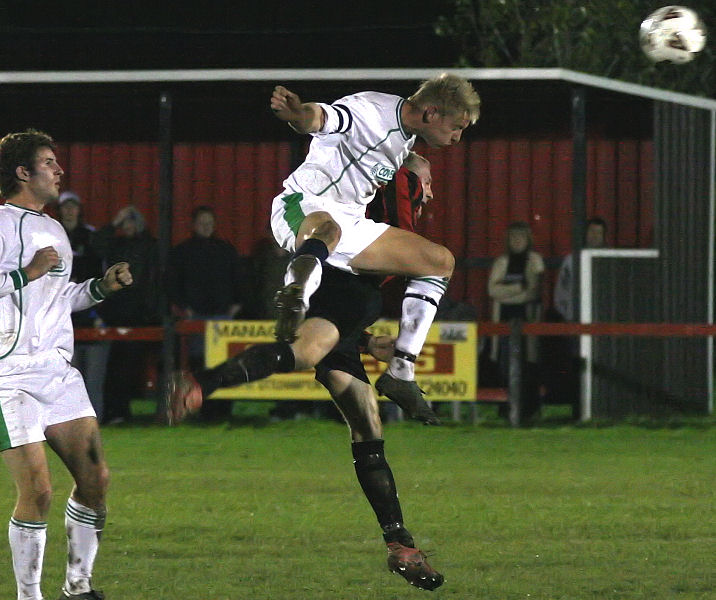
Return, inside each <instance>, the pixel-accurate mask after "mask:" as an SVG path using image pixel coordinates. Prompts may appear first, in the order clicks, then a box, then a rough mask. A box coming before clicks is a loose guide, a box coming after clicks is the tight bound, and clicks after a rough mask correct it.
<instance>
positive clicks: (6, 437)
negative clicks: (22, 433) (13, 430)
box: [0, 409, 12, 450]
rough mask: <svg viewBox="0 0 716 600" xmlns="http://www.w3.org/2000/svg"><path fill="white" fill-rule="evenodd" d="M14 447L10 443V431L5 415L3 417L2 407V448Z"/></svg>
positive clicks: (0, 428)
mask: <svg viewBox="0 0 716 600" xmlns="http://www.w3.org/2000/svg"><path fill="white" fill-rule="evenodd" d="M10 448H12V444H11V443H10V433H9V432H8V430H7V424H6V423H5V417H3V414H2V409H0V450H8V449H10Z"/></svg>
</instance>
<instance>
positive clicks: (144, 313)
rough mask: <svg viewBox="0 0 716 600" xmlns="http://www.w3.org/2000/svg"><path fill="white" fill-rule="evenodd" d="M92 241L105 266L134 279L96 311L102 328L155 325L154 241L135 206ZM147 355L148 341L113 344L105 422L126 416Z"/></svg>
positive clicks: (140, 389)
mask: <svg viewBox="0 0 716 600" xmlns="http://www.w3.org/2000/svg"><path fill="white" fill-rule="evenodd" d="M95 241H96V246H97V248H98V249H99V250H100V253H101V254H102V256H103V259H104V261H105V263H106V264H113V263H115V262H119V261H125V262H128V263H129V265H130V267H131V269H132V274H133V276H134V285H133V286H132V287H131V288H128V289H126V290H122V291H121V292H120V293H118V294H116V295H115V296H112V297H111V298H108V299H107V301H105V302H104V303H103V305H102V306H101V308H100V310H99V314H100V316H101V317H102V319H103V320H104V322H105V324H106V325H108V326H111V327H143V326H152V325H158V324H159V323H160V321H161V319H160V308H159V285H158V282H159V268H158V264H159V262H158V249H157V241H156V239H155V238H154V237H153V236H152V235H151V234H150V233H149V232H148V231H147V230H146V226H145V221H144V217H143V216H142V213H140V212H139V210H137V208H135V207H134V206H131V205H130V206H125V207H124V208H122V209H121V210H120V211H119V212H118V213H117V215H116V216H115V217H114V219H113V220H112V222H111V223H110V224H109V225H107V226H105V227H103V228H102V229H100V230H98V231H97V233H96V238H95ZM119 257H121V258H119ZM150 352H156V348H152V347H150V346H149V344H148V343H147V342H137V341H121V340H118V341H113V342H112V344H111V347H110V353H109V360H108V364H107V375H106V377H105V386H104V399H105V411H104V420H103V422H104V423H107V424H113V423H120V422H123V421H125V420H127V419H129V418H130V417H131V412H130V400H131V399H132V398H136V397H138V396H140V395H142V394H143V393H144V391H145V385H146V382H147V373H146V367H147V364H148V363H149V360H148V356H150ZM155 362H156V361H155ZM153 364H154V363H153Z"/></svg>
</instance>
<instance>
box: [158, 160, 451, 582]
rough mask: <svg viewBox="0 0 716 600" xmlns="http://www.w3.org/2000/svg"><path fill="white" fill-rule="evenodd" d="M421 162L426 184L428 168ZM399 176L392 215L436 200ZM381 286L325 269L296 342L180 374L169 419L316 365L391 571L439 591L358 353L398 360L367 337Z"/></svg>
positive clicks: (385, 343)
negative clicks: (407, 510)
mask: <svg viewBox="0 0 716 600" xmlns="http://www.w3.org/2000/svg"><path fill="white" fill-rule="evenodd" d="M416 156H417V155H416ZM423 161H424V159H423ZM424 164H427V177H428V178H427V179H425V181H426V183H427V185H428V186H429V163H427V161H424ZM424 164H423V166H424ZM396 177H397V178H398V182H397V183H396V186H399V189H401V190H407V189H409V188H410V187H412V189H413V192H414V193H413V194H412V195H408V194H398V195H396V196H395V197H394V199H398V200H399V201H398V202H397V203H390V202H389V203H388V207H389V209H390V212H391V213H393V212H395V211H394V210H393V208H395V210H396V211H399V212H403V213H405V210H403V209H404V208H405V207H407V208H408V209H410V208H411V204H412V203H411V199H417V198H420V199H421V201H422V199H426V198H431V197H432V193H431V192H430V193H429V194H424V193H423V189H422V186H421V184H420V180H419V179H416V178H414V176H413V174H412V173H410V172H409V171H407V170H406V169H401V171H399V172H398V174H397V175H396ZM408 179H410V181H408ZM428 189H429V187H428ZM406 226H407V223H406ZM380 282H381V278H378V277H370V276H356V275H352V274H350V273H347V272H345V271H341V270H339V269H336V268H335V267H332V266H330V265H328V266H327V267H326V269H325V271H324V273H323V277H322V280H321V284H320V286H319V287H318V289H317V290H316V292H315V293H314V295H313V299H312V302H311V306H310V308H309V309H308V312H307V314H306V320H305V321H304V322H303V323H302V324H301V325H299V328H298V334H299V335H298V336H297V339H296V340H295V341H294V342H293V343H292V344H290V345H289V344H288V343H287V342H281V341H279V342H276V343H274V344H258V345H255V346H252V347H250V348H248V349H247V350H245V351H244V352H242V353H241V354H239V355H237V356H234V357H232V358H230V359H229V360H228V361H226V362H224V363H222V364H221V365H218V366H217V367H215V368H213V369H208V370H205V371H202V372H200V373H198V374H197V375H196V379H195V378H194V377H192V376H191V375H190V374H189V373H186V372H178V373H175V374H174V375H173V377H172V379H171V383H170V388H169V394H168V398H167V406H168V407H169V411H170V414H169V418H170V421H178V420H181V419H182V418H184V416H185V415H186V414H187V412H193V411H194V410H198V407H199V406H200V405H201V403H202V402H203V398H204V397H206V396H208V395H209V394H211V393H212V392H213V391H215V390H216V389H218V388H220V387H231V386H235V385H240V384H242V383H247V382H249V381H255V380H257V379H262V378H264V377H267V376H269V375H271V374H273V373H277V372H290V371H294V370H302V369H306V368H309V367H311V366H315V368H316V379H317V380H318V381H319V382H320V383H321V384H323V385H324V387H326V389H327V390H328V391H329V392H330V394H331V398H332V399H333V401H334V402H335V404H336V406H338V408H339V409H340V411H341V413H342V414H343V416H344V418H345V420H346V422H347V424H348V426H349V429H350V434H351V440H352V445H351V448H352V454H353V459H354V466H355V471H356V476H357V478H358V481H359V483H360V485H361V488H362V489H363V492H364V494H365V496H366V498H367V499H368V501H369V503H370V505H371V507H372V508H373V511H374V512H375V515H376V517H377V519H378V523H379V524H380V526H381V529H382V531H383V539H384V540H385V543H386V545H387V549H388V568H389V569H390V570H391V571H393V572H394V573H398V574H400V575H401V576H403V577H404V578H405V579H406V580H407V581H408V582H409V583H411V584H413V585H415V586H417V587H419V588H422V589H427V590H434V589H436V588H437V587H439V586H440V585H442V583H443V576H442V575H441V574H440V573H438V572H437V571H435V569H433V567H432V566H431V565H430V564H429V563H428V562H427V560H426V558H425V554H424V553H423V552H422V551H420V550H419V549H417V548H416V547H415V543H414V540H413V537H412V535H411V534H410V532H409V531H408V530H407V529H406V527H405V525H404V522H403V515H402V511H401V508H400V502H399V501H398V494H397V490H396V486H395V481H394V479H393V473H392V471H391V469H390V466H389V465H388V463H387V461H386V459H385V453H384V449H383V446H384V442H383V428H382V423H381V420H380V416H379V411H378V402H377V398H376V396H375V392H374V391H373V388H372V387H371V385H370V381H369V379H368V376H367V375H366V372H365V369H364V367H363V363H362V362H361V360H360V352H361V351H363V352H368V353H370V354H371V355H373V356H374V357H375V358H377V359H378V360H383V361H389V360H390V359H391V358H392V355H393V351H394V340H393V338H390V337H387V336H381V337H377V338H374V337H372V336H370V335H368V334H366V333H365V332H364V331H365V329H364V328H365V327H368V326H369V325H371V324H373V323H374V322H375V320H376V319H377V318H378V317H379V316H380V311H381V304H382V302H381V292H380ZM346 297H348V298H350V299H351V302H350V303H347V302H346V301H345V298H346ZM413 416H415V417H416V418H419V419H420V420H423V421H424V422H426V423H430V424H437V423H438V421H437V417H435V415H434V414H433V413H432V411H431V410H430V409H429V407H427V405H426V411H425V412H424V413H420V414H419V415H413Z"/></svg>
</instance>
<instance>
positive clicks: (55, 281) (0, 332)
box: [0, 203, 104, 366]
mask: <svg viewBox="0 0 716 600" xmlns="http://www.w3.org/2000/svg"><path fill="white" fill-rule="evenodd" d="M47 246H52V247H53V248H54V249H55V250H57V253H58V254H59V255H60V263H59V264H58V265H57V266H56V267H53V268H52V269H50V271H49V272H48V273H46V274H45V275H43V276H42V277H40V278H38V279H36V280H34V281H30V282H29V283H28V280H27V275H26V274H25V272H24V270H22V267H25V266H27V265H28V264H29V263H30V261H31V260H32V258H33V257H34V256H35V252H37V251H38V250H40V249H41V248H45V247H47ZM71 272H72V247H71V246H70V241H69V239H68V238H67V234H66V233H65V230H64V229H63V228H62V225H60V223H58V222H57V221H55V219H53V218H52V217H50V216H48V215H46V214H44V213H40V212H37V211H34V210H30V209H26V208H21V207H19V206H15V205H13V204H11V203H7V204H5V205H4V206H0V366H1V365H2V359H4V358H6V357H10V356H12V357H20V356H23V355H24V356H34V355H37V354H39V353H41V352H45V351H47V350H52V349H56V350H57V351H58V352H59V353H60V354H61V355H62V356H63V357H64V358H65V359H66V360H68V361H69V360H71V358H72V353H73V348H74V334H73V329H72V320H71V317H70V315H71V313H72V312H75V311H79V310H84V309H85V308H89V307H90V306H93V305H95V304H97V303H98V302H100V301H101V300H102V299H103V298H104V296H103V295H102V293H101V292H100V291H99V289H98V282H99V279H89V280H87V281H85V282H83V283H73V282H71V281H70V273H71Z"/></svg>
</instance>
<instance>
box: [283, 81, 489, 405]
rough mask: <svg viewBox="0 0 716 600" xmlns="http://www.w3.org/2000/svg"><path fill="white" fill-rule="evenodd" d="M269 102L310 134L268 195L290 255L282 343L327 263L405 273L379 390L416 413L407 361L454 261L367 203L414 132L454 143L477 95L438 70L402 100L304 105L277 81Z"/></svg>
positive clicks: (372, 96)
mask: <svg viewBox="0 0 716 600" xmlns="http://www.w3.org/2000/svg"><path fill="white" fill-rule="evenodd" d="M271 108H272V110H273V111H274V113H275V114H276V116H277V117H278V118H279V119H281V120H282V121H286V122H287V123H288V124H289V125H290V126H291V127H292V128H293V129H294V130H295V131H296V132H298V133H304V134H305V133H309V134H311V135H313V136H314V139H313V140H312V142H311V146H310V150H309V153H308V156H307V157H306V159H305V161H304V162H303V164H302V165H300V166H299V167H298V168H297V169H296V170H295V171H294V172H293V173H292V174H291V175H290V176H289V177H288V178H287V179H286V180H285V181H284V184H283V185H284V190H283V192H282V193H281V194H280V195H279V196H277V197H276V198H275V199H274V201H273V207H272V214H271V226H272V229H273V233H274V236H275V238H276V240H277V242H278V243H279V245H281V246H282V247H283V248H285V249H286V250H288V251H290V252H294V256H293V258H292V260H291V262H290V263H289V266H288V269H287V272H286V279H285V284H286V285H285V287H284V288H283V289H282V290H280V292H279V294H278V296H277V303H276V307H277V309H278V319H277V323H276V336H277V338H278V339H279V340H280V341H286V342H289V343H290V342H292V341H293V340H294V339H295V338H296V335H297V328H298V326H299V325H300V323H301V322H302V320H303V319H304V316H305V314H306V310H307V308H308V307H309V305H310V298H311V296H312V294H313V293H314V292H315V290H316V289H318V286H319V284H320V281H321V272H322V268H323V265H324V264H330V265H332V266H334V267H337V268H339V269H342V270H345V271H348V272H351V273H354V274H355V273H368V274H377V273H379V274H383V275H403V276H406V277H409V278H410V280H409V282H408V285H407V288H406V291H405V296H404V300H403V305H402V316H401V320H400V331H399V334H398V339H397V340H396V348H395V355H394V356H393V358H392V359H391V361H390V364H389V366H388V369H387V370H386V371H385V372H384V373H383V374H382V375H381V376H380V377H379V378H378V380H377V382H376V388H377V389H378V391H379V392H380V393H381V394H382V395H385V396H388V397H389V398H391V399H392V400H394V401H395V402H396V403H398V404H399V405H400V406H402V407H403V408H405V407H406V406H408V407H409V409H408V412H413V413H414V412H417V411H418V410H423V409H424V406H425V400H424V399H423V397H422V393H421V391H420V388H418V386H417V384H416V383H415V380H414V379H415V364H414V363H415V359H416V357H417V355H418V354H419V353H420V351H421V349H422V346H423V344H424V343H425V339H426V337H427V333H428V330H429V328H430V325H431V323H432V320H433V318H434V317H435V313H436V311H437V306H438V303H439V302H440V299H441V298H442V296H443V294H444V292H445V290H446V288H447V284H448V281H449V279H450V277H451V275H452V272H453V269H454V265H455V259H454V257H453V256H452V254H451V253H450V251H449V250H448V249H447V248H445V247H443V246H440V245H438V244H434V243H432V242H429V241H428V240H426V239H425V238H423V237H421V236H419V235H417V234H415V233H413V232H408V231H404V230H401V229H398V228H397V227H391V226H389V225H387V224H385V223H376V222H374V221H371V220H369V219H367V218H366V217H365V207H366V205H367V204H368V203H369V202H370V201H371V200H372V199H373V196H374V194H375V192H376V190H377V189H378V188H379V187H380V186H382V185H384V184H386V183H387V182H388V181H390V180H391V179H392V178H393V176H394V175H395V172H396V171H397V170H398V169H399V168H400V166H401V165H402V163H403V161H404V160H405V158H406V156H407V155H408V152H409V151H410V149H411V148H412V146H413V144H414V143H415V140H416V137H420V138H422V139H423V140H424V141H425V142H426V143H427V144H428V145H429V146H432V147H436V148H442V147H446V146H450V145H452V144H456V143H457V142H459V141H460V138H461V136H462V132H463V131H464V130H465V128H467V127H468V126H469V125H470V124H471V123H475V122H476V121H477V118H478V116H479V109H480V98H479V96H478V94H477V93H476V92H475V90H474V89H473V87H472V85H471V84H470V83H469V82H468V81H466V80H465V79H462V78H461V77H458V76H456V75H451V74H442V75H440V76H439V77H435V78H433V79H429V80H427V81H425V82H424V83H423V84H422V85H421V86H420V88H419V89H418V90H417V91H416V92H415V93H414V94H413V95H412V96H410V97H409V98H407V99H403V98H400V97H398V96H393V95H390V94H383V93H379V92H362V93H358V94H353V95H351V96H346V97H344V98H341V99H340V100H337V101H336V102H334V103H333V104H330V105H329V104H323V103H316V102H307V103H303V102H301V100H300V98H299V97H298V96H297V95H296V94H295V93H293V92H291V91H289V90H287V89H286V88H285V87H283V86H277V87H276V88H275V89H274V92H273V95H272V97H271Z"/></svg>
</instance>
